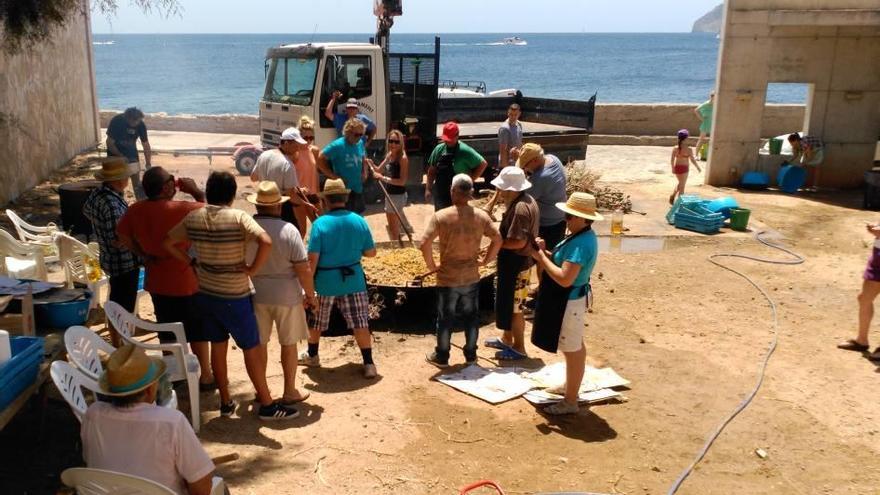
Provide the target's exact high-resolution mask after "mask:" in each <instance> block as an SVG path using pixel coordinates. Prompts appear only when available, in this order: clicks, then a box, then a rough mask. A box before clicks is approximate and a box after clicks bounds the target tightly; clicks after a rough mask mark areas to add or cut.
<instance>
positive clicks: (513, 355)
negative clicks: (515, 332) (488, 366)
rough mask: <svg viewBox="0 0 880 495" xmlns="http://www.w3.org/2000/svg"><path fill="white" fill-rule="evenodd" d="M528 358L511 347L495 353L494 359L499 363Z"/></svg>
mask: <svg viewBox="0 0 880 495" xmlns="http://www.w3.org/2000/svg"><path fill="white" fill-rule="evenodd" d="M528 358H529V357H528V356H526V355H525V354H523V353H521V352H519V351H517V350H515V349H513V348H512V347H508V348H506V349H502V350H500V351H498V352H496V353H495V359H497V360H499V361H519V360H522V359H528Z"/></svg>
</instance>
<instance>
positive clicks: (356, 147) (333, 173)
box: [318, 119, 372, 213]
mask: <svg viewBox="0 0 880 495" xmlns="http://www.w3.org/2000/svg"><path fill="white" fill-rule="evenodd" d="M364 132H366V125H364V123H363V122H361V121H360V120H358V119H350V120H349V121H348V122H346V123H345V129H344V135H343V137H341V138H336V139H335V140H334V141H332V142H331V143H330V144H328V145H327V146H325V147H324V149H323V150H321V152H320V153H319V154H318V170H320V171H321V173H322V174H324V175H325V176H326V177H327V178H329V179H342V181H343V182H344V183H345V187H346V189H348V190H349V191H351V192H350V194H347V197H348V203H347V204H346V205H345V207H346V208H347V209H348V210H350V211H353V212H355V213H363V211H364V209H365V206H364V195H363V193H364V182H366V180H367V171H369V170H372V168H370V164H371V163H372V162H371V161H370V160H369V159H368V158H366V154H367V150H366V147H365V146H364V142H363V140H362V139H361V138H363V137H364Z"/></svg>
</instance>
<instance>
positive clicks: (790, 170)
mask: <svg viewBox="0 0 880 495" xmlns="http://www.w3.org/2000/svg"><path fill="white" fill-rule="evenodd" d="M806 181H807V170H806V169H805V168H803V167H795V166H792V165H786V166H784V167H782V168H780V169H779V175H777V176H776V184H777V185H779V189H780V190H782V192H784V193H788V194H794V193H796V192H797V191H798V189H800V188H801V187H803V186H804V182H806Z"/></svg>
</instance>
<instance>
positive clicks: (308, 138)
mask: <svg viewBox="0 0 880 495" xmlns="http://www.w3.org/2000/svg"><path fill="white" fill-rule="evenodd" d="M302 138H303V139H305V140H306V141H314V140H315V136H303V137H302Z"/></svg>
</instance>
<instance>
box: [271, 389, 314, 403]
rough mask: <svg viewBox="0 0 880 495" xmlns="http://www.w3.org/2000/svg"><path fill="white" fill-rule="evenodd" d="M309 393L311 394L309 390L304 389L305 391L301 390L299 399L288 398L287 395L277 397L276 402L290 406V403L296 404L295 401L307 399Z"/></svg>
mask: <svg viewBox="0 0 880 495" xmlns="http://www.w3.org/2000/svg"><path fill="white" fill-rule="evenodd" d="M311 395H312V393H311V392H309V391H308V390H306V391H305V392H303V393H302V394H300V398H299V399H288V398H287V397H282V398H280V399H278V403H279V404H281V405H282V406H292V405H294V404H297V403H300V402H303V401H305V400H306V399H308V398H309V397H310V396H311Z"/></svg>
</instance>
